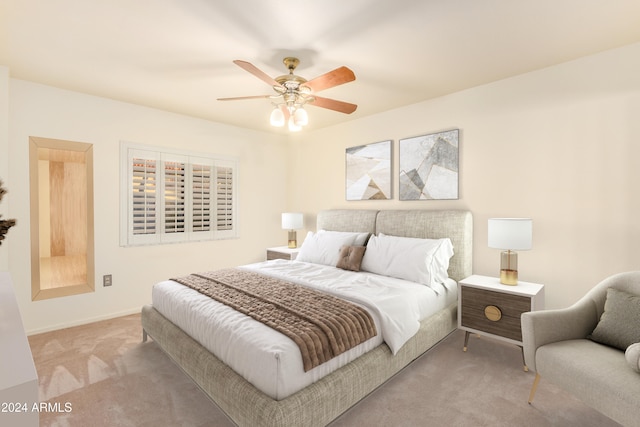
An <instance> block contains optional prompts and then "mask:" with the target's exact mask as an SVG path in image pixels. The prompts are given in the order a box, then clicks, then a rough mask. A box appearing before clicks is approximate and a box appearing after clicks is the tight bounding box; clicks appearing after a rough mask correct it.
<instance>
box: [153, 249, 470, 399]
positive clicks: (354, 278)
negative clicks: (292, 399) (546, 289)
mask: <svg viewBox="0 0 640 427" xmlns="http://www.w3.org/2000/svg"><path fill="white" fill-rule="evenodd" d="M240 268H244V269H248V270H251V271H255V272H259V273H262V274H266V275H269V276H273V277H278V278H281V279H285V280H289V281H291V282H294V283H298V284H300V285H303V286H309V287H312V288H315V289H321V290H323V291H325V292H328V293H331V294H333V295H336V296H339V297H341V298H344V299H347V300H349V301H351V302H354V303H356V304H359V305H361V306H363V307H364V308H365V309H367V311H369V313H370V314H371V316H372V318H373V319H374V322H375V324H376V329H377V331H378V334H377V335H376V336H375V337H373V338H371V339H369V340H368V341H365V342H364V343H362V344H360V345H359V346H357V347H354V348H352V349H351V350H349V351H347V352H345V353H343V354H341V355H339V356H338V357H335V358H333V359H331V360H330V361H329V362H326V363H324V364H322V365H320V366H318V367H316V368H314V369H312V370H310V371H307V372H304V369H303V365H302V358H301V355H300V350H299V349H298V347H297V345H296V344H295V343H294V342H293V341H292V340H291V339H289V338H287V337H286V336H284V335H282V334H281V333H279V332H277V331H275V330H273V329H271V328H270V327H268V326H265V325H263V324H262V323H260V322H258V321H256V320H253V319H251V318H250V317H248V316H245V315H243V314H241V313H239V312H237V311H235V310H233V309H231V308H230V307H227V306H225V305H224V304H221V303H219V302H217V301H215V300H213V299H211V298H209V297H207V296H205V295H202V294H200V293H199V292H197V291H195V290H193V289H190V288H188V287H186V286H183V285H180V284H178V283H176V282H174V281H171V280H167V281H164V282H160V283H158V284H156V285H155V286H154V287H153V291H152V300H153V306H154V307H155V309H156V310H158V311H159V312H160V313H161V314H162V315H163V316H165V317H166V318H167V319H169V320H170V321H171V322H173V323H174V324H175V325H176V326H178V327H180V328H181V329H182V330H183V331H185V332H186V333H187V334H188V335H189V336H191V337H192V338H193V339H194V340H196V341H197V342H198V343H200V344H201V345H202V346H203V347H205V348H206V349H207V350H209V351H210V352H211V353H212V354H214V355H215V356H216V357H218V358H219V359H220V360H222V361H223V362H224V363H225V364H227V365H228V366H230V367H231V368H232V369H233V370H234V371H235V372H237V373H238V374H239V375H241V376H242V377H244V378H245V379H246V380H247V381H249V382H250V383H251V384H253V385H254V386H255V387H256V388H257V389H259V390H261V391H262V392H263V393H265V394H266V395H268V396H269V397H271V398H273V399H275V400H281V399H284V398H286V397H287V396H290V395H292V394H293V393H295V392H297V391H299V390H301V389H303V388H305V387H306V386H308V385H310V384H312V383H314V382H316V381H317V380H319V379H321V378H322V377H324V376H326V375H328V374H329V373H331V372H333V371H335V370H336V369H338V368H340V367H342V366H344V365H346V364H347V363H349V362H350V361H352V360H355V359H356V358H358V357H359V356H361V355H362V354H364V353H366V352H367V351H369V350H371V349H373V348H375V347H377V346H379V345H380V344H381V343H382V342H383V341H384V342H386V343H387V345H389V348H390V349H391V350H392V352H394V353H395V352H396V351H398V350H399V349H400V348H401V347H402V345H403V344H404V343H405V342H406V341H407V340H408V339H409V338H411V336H413V335H414V334H415V332H416V331H417V330H418V328H419V327H420V321H421V320H423V319H425V318H427V317H429V316H431V315H432V314H434V313H436V312H438V311H440V310H442V309H444V308H445V307H447V306H449V305H450V304H452V303H453V302H455V301H456V299H457V286H456V282H455V281H453V280H448V281H447V282H446V283H444V284H441V285H436V286H432V287H427V286H424V285H421V284H417V283H412V282H407V281H404V280H400V279H395V278H391V277H385V276H379V275H375V274H372V273H366V272H357V273H356V272H351V271H346V270H341V269H338V268H335V267H329V266H324V265H318V264H312V263H304V262H291V261H286V260H273V261H267V262H262V263H256V264H250V265H245V266H242V267H240Z"/></svg>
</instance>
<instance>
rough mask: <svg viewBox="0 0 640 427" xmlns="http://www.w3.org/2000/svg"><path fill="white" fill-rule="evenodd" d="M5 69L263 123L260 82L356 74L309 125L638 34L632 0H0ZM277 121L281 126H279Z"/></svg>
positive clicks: (636, 4) (638, 6) (315, 111)
mask: <svg viewBox="0 0 640 427" xmlns="http://www.w3.org/2000/svg"><path fill="white" fill-rule="evenodd" d="M0 31H1V32H0V37H1V38H0V65H5V66H7V67H9V71H10V75H11V77H12V78H17V79H23V80H30V81H33V82H39V83H43V84H46V85H50V86H56V87H60V88H64V89H69V90H74V91H79V92H84V93H88V94H93V95H97V96H101V97H107V98H112V99H116V100H121V101H126V102H131V103H136V104H140V105H145V106H149V107H155V108H160V109H163V110H168V111H173V112H176V113H181V114H187V115H191V116H195V117H201V118H204V119H208V120H213V121H217V122H223V123H229V124H233V125H237V126H243V127H247V128H252V129H259V130H266V131H271V130H274V128H271V127H270V126H269V124H268V118H269V113H270V111H271V108H272V107H271V105H270V103H269V101H268V100H266V99H256V100H247V101H233V102H221V101H217V100H216V98H220V97H233V96H247V95H263V94H264V95H268V94H272V93H273V91H272V89H271V88H270V87H269V86H268V85H267V84H265V83H264V82H263V81H261V80H259V79H257V78H256V77H255V76H253V75H251V74H249V73H247V72H246V71H244V70H242V69H241V68H239V67H238V66H236V65H234V64H233V63H232V61H233V60H234V59H242V60H246V61H249V62H251V63H253V64H254V65H256V66H257V67H258V68H260V69H261V70H263V71H264V72H266V73H267V74H268V75H270V76H272V77H275V76H278V75H281V74H286V69H285V67H284V65H283V64H282V58H283V57H285V56H297V57H299V58H300V59H301V64H300V66H299V67H298V69H297V70H296V74H298V75H301V76H303V77H305V78H307V79H309V80H310V79H311V78H313V77H316V76H318V75H321V74H324V73H325V72H327V71H330V70H333V69H334V68H337V67H339V66H342V65H346V66H348V67H349V68H351V69H352V70H353V71H354V72H355V74H356V78H357V80H356V81H355V82H352V83H348V84H345V85H342V86H338V87H335V88H332V89H328V90H326V91H323V92H322V93H321V95H322V96H324V97H328V98H335V99H339V100H342V101H347V102H351V103H355V104H358V109H357V111H356V112H355V113H353V114H351V115H344V114H341V113H337V112H333V111H329V110H324V109H321V108H314V107H309V108H308V111H309V117H310V124H309V126H308V128H312V129H317V128H320V127H324V126H329V125H333V124H337V123H340V122H343V121H346V120H352V119H354V118H358V117H364V116H367V115H371V114H375V113H378V112H381V111H386V110H389V109H392V108H396V107H400V106H404V105H408V104H412V103H416V102H419V101H423V100H427V99H430V98H434V97H438V96H441V95H445V94H448V93H452V92H456V91H460V90H463V89H466V88H470V87H474V86H478V85H482V84H486V83H489V82H492V81H496V80H500V79H503V78H506V77H510V76H514V75H518V74H522V73H526V72H528V71H532V70H536V69H540V68H544V67H548V66H550V65H554V64H558V63H561V62H565V61H569V60H572V59H576V58H579V57H582V56H585V55H589V54H593V53H596V52H600V51H603V50H607V49H611V48H615V47H619V46H623V45H626V44H631V43H635V42H639V41H640V1H638V0H606V1H605V0H378V1H373V0H55V1H51V0H0ZM277 131H278V132H284V131H282V130H277Z"/></svg>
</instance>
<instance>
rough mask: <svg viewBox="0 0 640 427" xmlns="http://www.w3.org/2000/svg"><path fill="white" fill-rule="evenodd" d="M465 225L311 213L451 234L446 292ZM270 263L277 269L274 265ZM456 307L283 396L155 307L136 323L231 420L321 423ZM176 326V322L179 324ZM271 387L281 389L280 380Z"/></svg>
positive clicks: (405, 215)
mask: <svg viewBox="0 0 640 427" xmlns="http://www.w3.org/2000/svg"><path fill="white" fill-rule="evenodd" d="M472 227H473V226H472V217H471V213H470V212H468V211H453V210H443V211H437V210H395V211H394V210H389V211H377V210H327V211H321V212H319V213H318V216H317V228H318V229H319V230H321V229H322V230H328V231H334V232H361V233H371V234H372V235H387V236H398V237H415V238H423V239H425V238H427V239H442V238H448V239H450V240H451V242H452V244H453V248H454V254H453V256H452V257H451V259H450V261H449V265H448V267H449V268H448V276H449V278H450V279H452V281H453V283H454V286H453V287H452V291H453V290H454V289H455V282H457V281H459V280H461V279H463V278H464V277H467V276H469V275H471V269H472V257H471V254H472ZM279 262H280V263H281V262H282V261H279ZM298 264H299V265H300V264H302V263H298ZM273 265H274V266H276V267H277V264H273ZM356 274H357V273H356ZM456 307H457V302H456V301H451V300H448V301H447V304H446V305H445V306H442V307H441V308H439V309H438V310H437V311H435V312H433V313H431V314H430V315H429V316H428V317H426V318H425V319H423V320H421V321H420V322H419V324H418V325H417V332H416V333H415V335H412V336H411V338H409V339H408V340H407V341H406V342H403V343H402V345H401V346H400V348H394V346H393V345H391V347H392V348H394V351H392V350H391V348H390V346H389V345H387V344H386V343H385V342H380V341H375V340H374V339H372V340H369V341H368V345H369V346H370V347H371V344H372V343H374V344H375V345H373V346H372V347H373V348H372V349H370V348H366V349H365V350H363V351H364V353H363V354H362V355H360V354H357V356H356V357H355V358H354V360H350V361H347V362H343V363H342V364H338V365H339V366H338V367H337V368H335V370H333V371H332V372H330V373H328V374H326V375H324V376H322V377H321V378H320V379H316V378H314V379H313V380H312V381H311V383H308V384H307V383H306V382H304V381H306V380H304V381H303V382H302V383H297V384H294V386H293V387H294V388H293V389H289V390H287V391H285V392H284V394H282V395H277V393H278V391H275V392H274V391H271V390H268V389H264V388H263V387H261V386H254V385H253V384H252V383H251V382H249V381H247V380H246V379H245V378H244V377H243V376H241V375H239V374H238V373H236V371H234V369H232V368H231V367H230V366H229V365H228V364H227V363H224V362H222V361H221V360H220V359H219V358H218V357H216V356H214V354H212V351H213V350H212V351H210V350H208V349H207V346H208V344H207V343H202V344H201V342H202V337H197V338H198V339H194V338H192V336H194V335H195V334H194V333H193V331H190V332H189V333H187V332H185V331H184V330H183V329H182V328H181V327H179V326H177V325H176V324H174V322H172V321H170V320H168V319H167V318H166V317H165V316H163V314H161V312H160V311H159V309H160V307H154V306H152V305H148V306H145V307H143V309H142V326H143V330H144V335H145V337H146V336H147V335H149V336H151V337H152V338H153V340H154V341H155V342H156V343H157V344H158V345H159V346H160V347H161V348H162V349H163V350H164V351H165V352H166V353H167V354H168V355H169V356H170V357H171V358H172V359H173V360H174V361H175V362H176V363H177V364H178V366H180V367H181V368H182V370H183V371H184V372H185V373H186V374H187V375H189V376H190V377H191V378H192V379H193V380H194V382H195V383H196V384H198V386H199V387H200V388H201V389H202V390H203V391H204V392H205V393H206V394H207V395H208V396H210V397H211V399H212V400H213V401H214V402H215V403H216V404H217V405H218V406H219V407H220V408H221V409H222V410H223V411H224V412H225V413H226V414H227V415H228V416H229V418H230V419H231V420H233V421H234V422H235V423H236V424H238V425H241V426H245V425H247V426H258V425H260V426H297V425H300V426H323V425H327V424H328V423H330V422H331V421H332V420H334V419H335V418H336V417H338V416H339V415H340V414H342V413H343V412H345V411H346V410H348V409H349V408H350V407H351V406H353V405H354V404H356V403H357V402H358V401H359V400H361V399H362V398H364V397H365V396H366V395H367V394H369V393H370V392H372V391H373V390H375V389H376V388H377V387H379V386H380V385H381V384H383V383H384V382H385V381H387V380H388V379H389V378H391V377H392V376H393V375H394V374H396V373H397V372H399V371H400V370H401V369H402V368H404V367H405V366H406V365H408V364H409V363H411V362H412V361H413V360H415V359H416V358H417V357H418V356H420V355H421V354H423V353H424V352H425V351H427V350H428V349H429V348H431V347H432V346H433V345H435V344H436V343H438V342H439V341H440V340H442V339H443V338H444V337H446V336H447V335H448V334H449V333H450V332H451V331H453V330H454V329H455V325H456ZM163 310H166V308H165V309H163ZM175 323H178V324H180V321H175ZM377 326H378V328H380V325H377ZM378 339H379V338H378ZM365 344H367V343H365ZM365 347H366V346H365ZM394 352H395V354H393V353H394ZM236 369H237V368H236ZM285 379H286V378H285ZM307 382H308V381H307ZM278 384H279V383H278ZM258 387H260V389H259V388H258ZM274 387H275V388H276V389H277V388H278V387H280V388H282V386H281V385H276V386H274ZM261 389H262V390H261ZM274 393H275V394H274Z"/></svg>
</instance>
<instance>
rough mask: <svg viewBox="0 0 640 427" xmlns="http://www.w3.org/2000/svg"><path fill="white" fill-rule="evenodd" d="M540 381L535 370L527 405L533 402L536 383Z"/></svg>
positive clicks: (536, 387)
mask: <svg viewBox="0 0 640 427" xmlns="http://www.w3.org/2000/svg"><path fill="white" fill-rule="evenodd" d="M539 382H540V374H539V373H537V372H536V378H535V379H534V380H533V386H532V387H531V393H529V405H531V402H533V396H535V394H536V390H537V389H538V383H539Z"/></svg>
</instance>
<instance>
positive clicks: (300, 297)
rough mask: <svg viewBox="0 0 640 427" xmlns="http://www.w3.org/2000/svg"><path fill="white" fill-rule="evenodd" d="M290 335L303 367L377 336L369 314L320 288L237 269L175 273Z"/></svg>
mask: <svg viewBox="0 0 640 427" xmlns="http://www.w3.org/2000/svg"><path fill="white" fill-rule="evenodd" d="M171 280H175V281H176V282H178V283H181V284H183V285H185V286H188V287H190V288H192V289H195V290H196V291H198V292H200V293H202V294H204V295H207V296H209V297H211V298H213V299H215V300H217V301H219V302H221V303H223V304H225V305H228V306H229V307H232V308H233V309H235V310H237V311H239V312H241V313H243V314H246V315H247V316H250V317H252V318H254V319H256V320H258V321H260V322H262V323H264V324H265V325H267V326H269V327H271V328H273V329H275V330H276V331H278V332H280V333H282V334H284V335H286V336H288V337H289V338H291V339H292V340H293V341H294V342H295V343H296V344H297V345H298V347H300V353H302V362H303V365H304V371H305V372H307V371H309V370H310V369H313V368H315V367H316V366H318V365H321V364H322V363H324V362H326V361H328V360H329V359H331V358H333V357H335V356H337V355H339V354H341V353H344V352H345V351H347V350H349V349H351V348H353V347H355V346H357V345H358V344H361V343H363V342H365V341H366V340H368V339H369V338H372V337H374V336H375V335H376V333H377V332H376V327H375V324H374V323H373V319H372V318H371V316H370V315H369V313H368V312H367V311H366V310H364V309H363V308H361V307H360V306H358V305H355V304H353V303H350V302H348V301H345V300H343V299H340V298H337V297H334V296H332V295H329V294H326V293H324V292H320V291H316V290H314V289H310V288H307V287H304V286H300V285H297V284H294V283H290V282H287V281H284V280H280V279H276V278H273V277H269V276H264V275H262V274H259V273H254V272H251V271H247V270H242V269H238V268H229V269H224V270H218V271H211V272H205V273H196V274H191V275H189V276H186V277H179V278H174V279H171Z"/></svg>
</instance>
